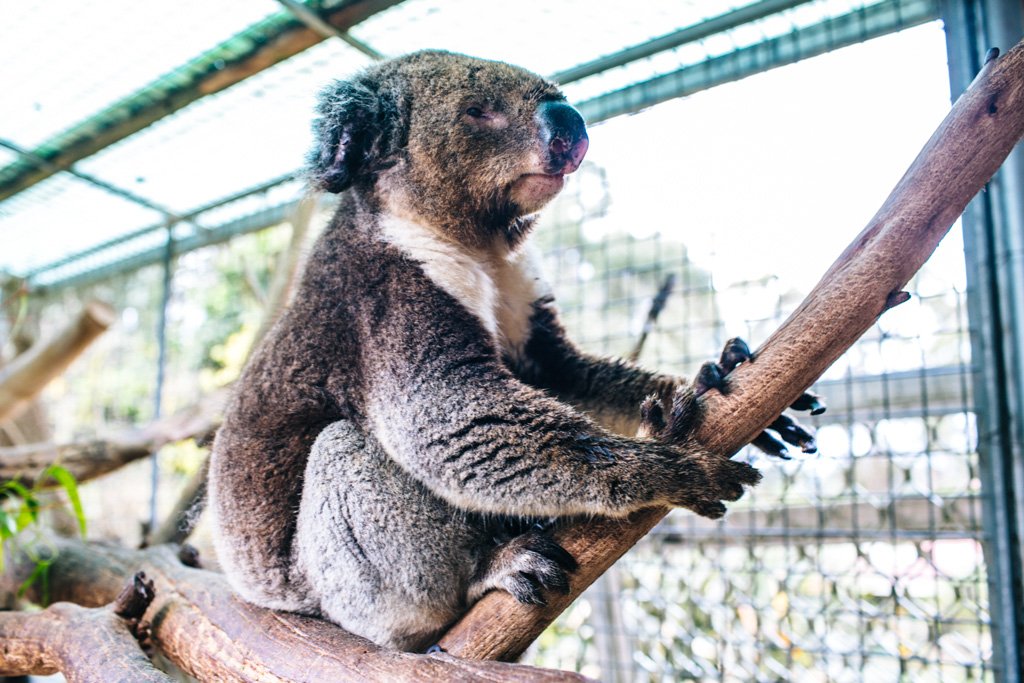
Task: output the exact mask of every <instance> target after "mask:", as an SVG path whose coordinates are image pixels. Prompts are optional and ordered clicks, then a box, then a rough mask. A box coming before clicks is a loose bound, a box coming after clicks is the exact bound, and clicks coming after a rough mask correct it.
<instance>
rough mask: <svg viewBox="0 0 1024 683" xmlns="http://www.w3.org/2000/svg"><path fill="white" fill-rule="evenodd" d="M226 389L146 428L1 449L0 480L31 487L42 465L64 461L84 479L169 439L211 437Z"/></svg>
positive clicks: (110, 468) (43, 466) (143, 456)
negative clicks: (67, 441) (75, 440)
mask: <svg viewBox="0 0 1024 683" xmlns="http://www.w3.org/2000/svg"><path fill="white" fill-rule="evenodd" d="M228 392H229V390H228V389H227V388H224V389H219V390H217V391H215V392H214V393H212V394H210V395H209V396H206V397H205V398H203V400H202V401H200V402H199V403H197V404H195V405H193V406H190V407H188V408H186V409H185V410H182V411H180V412H177V413H175V414H174V415H171V416H169V417H166V418H163V419H160V420H155V421H153V422H152V423H150V424H148V425H146V426H145V427H142V428H132V429H126V430H124V431H121V432H116V433H114V434H110V435H108V436H106V437H101V438H98V439H94V440H91V441H85V442H75V443H67V444H52V443H48V444H26V445H24V446H9V447H6V448H0V481H4V480H7V479H16V480H18V481H20V482H21V483H23V484H25V485H26V486H31V485H32V484H33V483H34V482H35V481H36V479H37V478H38V477H39V474H40V473H41V472H42V471H43V470H44V469H46V468H47V467H48V466H50V465H52V464H54V463H60V464H61V465H62V466H63V467H65V468H66V469H67V470H68V471H70V472H71V474H73V475H74V476H75V479H76V480H78V481H79V482H82V481H86V480H88V479H94V478H96V477H99V476H101V475H104V474H106V473H108V472H112V471H113V470H116V469H117V468H119V467H121V466H123V465H126V464H128V463H129V462H133V461H135V460H139V459H141V458H145V457H147V456H149V455H150V454H152V453H154V452H155V451H157V450H158V449H160V448H161V447H162V446H164V445H166V444H169V443H174V442H176V441H183V440H184V439H189V438H197V439H203V438H210V437H212V436H213V434H214V432H216V430H217V428H218V427H219V426H220V422H221V417H222V415H221V414H222V412H223V409H224V404H225V403H226V402H227V397H228Z"/></svg>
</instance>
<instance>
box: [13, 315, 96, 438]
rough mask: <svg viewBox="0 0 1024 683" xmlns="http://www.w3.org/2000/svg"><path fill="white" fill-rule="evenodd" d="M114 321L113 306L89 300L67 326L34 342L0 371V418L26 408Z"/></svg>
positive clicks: (15, 415) (14, 414) (14, 415)
mask: <svg viewBox="0 0 1024 683" xmlns="http://www.w3.org/2000/svg"><path fill="white" fill-rule="evenodd" d="M114 320H115V314H114V309H112V308H111V307H110V306H108V305H107V304H105V303H102V302H99V301H91V302H89V303H87V304H86V305H85V308H84V309H82V312H81V313H80V314H79V315H78V318H76V319H75V321H74V322H72V323H71V324H70V325H69V326H68V327H66V328H65V329H64V330H62V331H61V332H60V333H59V334H58V335H57V336H56V337H54V338H53V339H50V340H49V341H46V342H41V343H37V344H34V345H33V346H32V348H30V349H29V350H28V351H26V352H25V353H23V354H21V355H20V356H18V357H17V358H15V359H14V360H13V361H11V363H10V365H8V366H7V367H5V368H4V369H3V370H0V420H10V419H13V418H15V417H17V416H18V414H19V413H20V412H21V411H22V410H24V409H25V408H27V407H28V406H29V405H30V404H31V403H32V399H33V398H35V396H36V395H37V394H38V393H39V392H40V391H42V390H43V387H45V386H46V385H47V384H48V383H49V382H50V380H52V379H53V378H54V377H56V376H58V375H59V374H61V373H62V372H64V369H65V368H67V366H68V365H70V364H71V361H73V360H74V359H75V358H77V357H78V355H79V354H80V353H82V351H84V350H85V347H87V346H88V345H89V344H90V343H92V341H93V340H94V339H96V337H98V336H99V335H100V334H102V333H103V332H104V331H105V330H106V329H107V328H108V327H110V326H111V325H112V324H113V323H114Z"/></svg>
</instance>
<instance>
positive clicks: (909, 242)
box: [441, 43, 1024, 661]
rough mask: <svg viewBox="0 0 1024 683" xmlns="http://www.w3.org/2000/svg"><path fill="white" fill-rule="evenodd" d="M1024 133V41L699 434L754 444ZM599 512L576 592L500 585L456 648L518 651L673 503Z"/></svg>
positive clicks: (718, 441)
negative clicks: (612, 515)
mask: <svg viewBox="0 0 1024 683" xmlns="http://www.w3.org/2000/svg"><path fill="white" fill-rule="evenodd" d="M1022 134H1024V43H1021V44H1018V45H1017V46H1016V47H1015V48H1014V49H1013V50H1011V51H1010V52H1009V53H1008V54H1007V55H1006V56H1005V57H1002V58H998V59H997V58H995V57H994V55H993V57H992V58H991V59H990V60H989V61H987V62H986V64H985V67H984V68H983V70H982V72H981V73H980V74H979V75H978V77H977V78H976V79H975V81H974V83H972V84H971V87H970V88H969V89H968V90H967V92H965V93H964V94H963V95H962V96H961V97H960V99H959V100H957V102H956V104H955V105H954V106H953V109H952V111H951V112H950V113H949V115H948V116H947V117H946V119H945V120H944V121H943V122H942V124H941V125H940V126H939V128H938V130H936V132H935V133H934V134H933V135H932V137H931V139H930V140H929V141H928V143H927V144H926V145H925V147H924V149H923V150H922V151H921V153H920V155H918V157H917V159H915V160H914V162H913V164H912V165H911V166H910V169H909V170H908V171H907V173H906V174H905V175H904V176H903V178H902V180H900V182H899V184H898V185H897V186H896V188H895V189H894V190H893V192H892V194H891V195H890V196H889V198H888V199H887V200H886V202H885V204H883V206H882V208H881V209H880V210H879V211H878V213H877V214H876V215H875V217H874V218H872V219H871V222H870V223H869V224H868V226H867V228H865V229H864V231H863V232H861V234H860V235H859V236H858V237H857V238H856V239H855V240H854V241H853V243H852V244H851V245H850V246H849V247H848V248H847V249H846V251H845V252H843V254H842V255H841V256H840V257H839V259H838V260H837V261H836V263H835V264H834V265H833V266H832V267H831V268H830V269H829V271H828V272H827V273H826V274H825V276H824V277H823V278H822V280H821V282H819V283H818V285H817V286H816V287H815V288H814V290H813V291H812V292H811V293H810V294H809V295H808V296H807V298H806V299H805V300H804V302H803V303H802V304H801V305H800V307H799V308H798V309H797V310H796V311H795V312H794V313H793V315H792V316H790V318H789V319H788V320H787V321H786V322H785V323H784V324H783V325H782V327H780V328H779V330H778V331H777V332H775V333H774V334H773V335H772V336H771V337H769V339H768V340H767V341H766V342H765V343H764V345H763V346H762V347H761V348H760V349H758V350H757V352H756V360H755V362H753V363H749V364H744V365H741V366H740V367H739V368H737V369H736V370H735V371H734V372H733V374H732V375H731V376H730V386H731V391H730V392H729V394H728V395H726V396H723V395H721V394H718V393H713V394H707V395H705V399H704V401H703V402H704V410H705V417H704V420H703V423H702V425H701V427H700V431H699V434H698V437H699V438H700V440H701V441H702V442H703V443H704V444H705V445H707V446H709V447H710V448H712V449H713V450H715V451H718V452H721V453H722V454H724V455H728V454H732V453H735V452H736V451H737V450H739V449H740V448H742V447H743V446H744V445H745V444H747V443H749V442H750V440H751V439H753V438H754V437H755V436H756V435H757V434H758V433H759V432H760V431H761V430H763V429H764V428H765V426H767V425H768V424H769V423H770V422H771V421H772V420H773V419H774V418H775V417H776V416H777V415H778V414H779V413H781V412H782V411H783V410H785V409H786V408H787V407H788V406H789V404H790V403H792V402H793V401H794V400H795V399H796V398H797V397H798V396H799V395H800V393H801V392H802V391H804V390H805V389H806V388H807V387H809V386H810V385H811V384H812V383H813V382H814V381H815V380H816V379H817V378H818V377H820V376H821V373H822V372H824V371H825V369H826V368H828V366H829V365H831V364H832V363H833V362H834V361H835V360H836V359H837V358H839V356H840V355H842V354H843V353H844V352H845V351H846V350H847V349H848V348H849V347H850V346H852V345H853V343H854V342H855V341H856V340H857V338H858V337H860V336H861V335H862V334H863V333H864V332H865V331H867V330H868V329H869V328H870V327H871V326H872V325H873V324H874V323H875V321H876V320H877V319H878V317H879V316H880V315H881V314H882V313H884V312H885V311H886V310H888V309H889V308H890V307H892V306H893V305H895V304H897V303H899V302H900V300H901V299H903V297H902V296H901V290H902V288H903V287H904V286H905V285H906V283H907V282H908V281H909V280H910V278H911V277H912V276H913V275H914V273H916V272H917V270H918V269H919V268H920V267H921V265H922V264H923V263H924V262H925V261H926V260H927V259H928V257H929V256H930V255H931V253H932V252H933V251H934V250H935V247H936V246H937V245H938V243H939V241H940V240H941V239H942V237H943V236H945V234H946V233H947V232H948V230H949V228H950V226H952V224H953V222H954V221H955V220H956V219H957V217H958V216H959V215H960V214H961V213H962V212H963V210H964V208H966V206H967V203H968V202H969V201H970V200H971V198H972V197H973V196H974V195H975V194H977V192H978V191H979V190H981V189H982V188H983V187H984V185H985V183H986V182H988V180H989V178H991V177H992V175H993V174H994V173H995V172H996V170H997V169H998V168H999V166H1000V165H1001V164H1002V162H1003V160H1004V159H1005V158H1006V156H1007V155H1008V154H1009V153H1010V150H1011V149H1012V148H1013V146H1014V145H1015V144H1016V143H1017V141H1018V140H1020V138H1021V135H1022ZM666 512H667V511H666V510H663V509H657V510H654V509H652V510H645V511H642V512H640V513H637V514H635V515H633V517H631V518H630V519H629V520H626V521H609V520H599V521H595V522H592V523H588V524H582V525H580V526H578V527H576V528H572V529H569V530H566V531H564V532H563V533H561V534H560V535H559V541H560V542H561V543H562V545H564V546H565V548H566V549H567V550H568V551H569V552H571V553H572V554H573V555H574V556H575V557H576V558H577V559H578V560H579V562H580V569H579V570H578V571H577V572H576V574H575V575H574V576H573V585H572V593H571V595H568V596H565V597H562V596H552V599H551V601H550V603H551V604H549V606H548V607H546V608H540V609H538V608H535V607H529V606H525V605H521V604H519V603H517V602H516V601H515V600H514V599H513V598H512V597H511V596H509V595H508V594H506V593H501V592H493V593H490V594H488V595H486V596H484V598H483V599H481V600H480V601H479V602H478V603H477V604H476V605H475V606H474V607H473V609H472V610H471V611H470V612H469V613H468V614H467V615H466V616H465V617H464V618H463V619H462V620H461V621H460V622H458V623H457V624H456V625H455V626H453V627H452V629H451V630H450V631H449V632H448V634H447V635H446V636H445V637H444V638H443V639H442V641H441V646H442V647H443V648H444V649H445V651H447V652H450V653H452V654H455V655H458V656H461V657H467V658H472V659H497V660H504V661H508V660H514V659H516V658H518V657H519V655H520V654H521V653H522V652H523V651H524V650H525V649H526V647H527V646H528V645H529V644H530V643H531V642H532V641H533V639H534V638H536V637H537V635H539V634H540V632H541V631H542V630H543V629H544V628H545V627H546V626H547V625H548V624H549V623H550V622H551V621H552V620H553V619H554V618H555V617H557V616H558V614H559V613H560V612H561V611H562V610H563V609H564V608H565V607H566V606H567V605H568V604H569V603H570V602H571V601H572V600H573V599H575V598H576V597H577V596H578V595H579V594H580V593H581V592H582V591H583V590H584V589H585V588H586V587H587V586H589V585H590V584H591V583H592V582H593V581H594V580H595V579H596V578H597V577H598V576H600V574H601V573H602V572H604V571H605V569H607V568H608V567H609V566H610V565H611V564H612V563H613V562H614V561H615V560H617V559H618V558H619V557H621V556H622V555H623V554H624V553H625V552H626V551H627V550H628V549H629V548H630V547H631V546H632V545H633V544H634V543H636V541H638V540H639V539H640V538H641V537H643V536H644V534H646V533H647V532H648V531H649V530H650V529H651V528H652V527H653V526H654V525H655V524H656V523H657V522H658V521H659V520H660V519H661V518H662V517H663V516H664V515H665V513H666Z"/></svg>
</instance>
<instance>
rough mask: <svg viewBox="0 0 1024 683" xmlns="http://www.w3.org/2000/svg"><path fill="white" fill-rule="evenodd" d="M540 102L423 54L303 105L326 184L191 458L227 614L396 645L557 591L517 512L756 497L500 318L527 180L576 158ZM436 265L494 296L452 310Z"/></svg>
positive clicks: (639, 381) (524, 85) (655, 411)
mask: <svg viewBox="0 0 1024 683" xmlns="http://www.w3.org/2000/svg"><path fill="white" fill-rule="evenodd" d="M563 100H564V98H563V97H562V95H561V93H560V92H559V91H558V90H557V89H556V88H555V86H553V85H552V84H550V83H548V82H546V81H544V80H543V79H541V78H539V77H538V76H535V75H533V74H531V73H529V72H526V71H523V70H522V69H518V68H516V67H512V66H509V65H506V64H501V63H497V62H486V61H483V60H476V59H471V58H468V57H464V56H461V55H453V54H449V53H443V52H423V53H416V54H414V55H410V56H408V57H404V58H401V59H397V60H392V61H390V62H385V63H382V64H380V65H377V66H374V67H372V68H370V69H369V70H367V71H366V72H364V73H362V74H360V75H358V76H357V77H356V78H354V79H353V80H351V81H347V82H339V83H336V84H335V85H334V86H332V88H330V89H329V90H328V91H327V92H326V93H325V95H324V97H323V99H322V105H321V109H320V115H321V118H320V119H319V121H318V123H317V124H316V129H317V131H318V148H317V149H316V150H315V151H314V153H313V154H312V155H311V157H310V161H311V169H312V170H311V180H312V182H313V184H314V185H315V186H317V187H320V188H322V189H326V190H328V191H336V192H340V191H342V190H347V192H345V194H343V195H342V200H341V204H340V207H339V209H338V211H337V213H336V215H335V217H334V219H333V220H332V222H331V224H330V225H329V226H328V228H327V229H326V230H325V232H324V234H323V235H322V237H321V238H320V240H319V242H318V243H317V245H316V247H315V249H314V250H313V253H312V255H311V257H310V260H309V264H308V266H307V270H306V272H305V274H304V276H303V279H302V283H301V285H300V288H299V290H298V292H297V295H296V297H295V300H294V302H293V304H292V306H291V307H290V309H289V310H288V311H287V312H286V313H285V314H284V315H283V317H282V318H281V320H280V321H279V322H278V324H277V325H276V326H275V327H274V328H273V330H272V331H271V332H270V333H269V335H268V336H267V338H266V339H265V340H264V342H263V343H262V344H261V346H260V348H259V349H258V350H257V351H256V352H255V354H254V355H253V358H252V360H251V362H250V363H249V365H248V366H247V367H246V369H245V371H244V373H243V376H242V377H241V379H240V381H239V383H238V389H237V392H236V395H235V397H234V399H233V401H232V403H231V405H230V406H229V409H228V412H227V415H226V419H225V422H224V426H223V427H222V428H221V430H220V432H219V433H218V435H217V439H216V442H215V446H214V453H213V459H212V464H211V479H210V493H211V508H212V509H213V511H214V513H215V515H216V522H215V536H216V542H217V549H218V555H219V557H220V560H221V563H222V565H223V566H224V569H225V572H226V574H227V576H228V578H229V580H230V581H231V583H232V585H233V586H234V587H235V588H236V589H237V590H238V592H239V593H240V594H241V595H242V596H243V597H245V598H246V599H247V600H250V601H252V602H255V603H257V604H260V605H265V606H268V607H272V608H277V609H284V610H292V611H297V612H304V613H309V614H319V615H322V616H324V617H326V618H328V619H330V620H332V621H335V622H337V623H338V624H340V625H342V626H344V627H345V628H347V629H349V630H351V631H353V632H355V633H358V634H361V635H363V636H366V637H368V638H370V639H372V640H374V641H376V642H378V643H381V644H383V645H387V646H391V647H397V648H403V649H420V648H423V647H425V646H427V645H429V644H430V643H431V641H432V639H433V638H435V637H436V636H437V634H438V633H439V632H440V631H442V630H443V629H444V628H445V627H446V626H447V625H449V624H450V623H451V622H452V621H454V620H455V619H456V618H458V616H459V615H461V614H462V613H463V612H464V611H465V610H466V609H467V607H468V605H469V604H470V603H471V601H472V600H474V599H476V598H477V597H478V596H479V595H481V594H483V593H484V592H486V591H487V590H490V589H492V588H498V589H503V590H508V591H510V592H512V593H513V595H515V596H516V597H517V598H519V599H520V600H522V601H524V602H539V601H542V600H543V594H544V591H546V590H565V589H566V588H567V585H568V580H569V576H568V575H569V573H570V572H571V570H572V569H573V566H574V563H573V561H572V559H571V558H569V557H568V556H567V555H566V554H565V552H564V551H563V550H561V549H560V548H558V547H557V546H556V545H555V544H554V543H553V542H552V541H550V539H548V538H547V537H546V536H545V535H544V534H543V533H542V532H541V531H539V530H537V529H536V528H531V524H532V522H533V521H534V520H535V519H537V518H549V517H556V518H566V517H570V516H573V515H611V516H622V515H626V514H628V513H630V512H632V511H634V510H637V509H639V508H642V507H646V506H650V505H654V504H659V505H673V506H683V507H687V508H690V509H691V510H694V511H696V512H698V513H699V514H703V515H707V516H711V517H718V516H721V515H722V514H724V511H725V508H724V506H723V505H722V502H721V501H723V500H735V499H737V498H739V496H740V495H742V493H743V487H744V486H745V485H752V484H755V483H756V482H757V481H758V479H759V474H758V473H757V472H756V470H754V469H753V468H751V467H749V466H748V465H746V464H743V463H738V462H734V461H731V460H728V459H725V458H723V457H721V456H719V455H716V454H712V453H708V452H706V451H704V450H702V449H701V448H700V446H699V445H698V444H696V443H695V442H694V441H693V439H692V437H691V436H690V435H691V433H692V431H693V427H694V425H695V424H696V421H697V420H698V419H699V415H698V411H697V407H696V405H697V404H696V402H695V401H694V399H693V394H692V391H691V390H690V389H689V387H686V386H684V383H683V382H682V381H681V380H679V379H677V378H672V377H667V376H662V375H656V374H653V373H649V372H646V371H643V370H640V369H639V368H637V367H635V366H633V365H630V364H627V363H624V362H622V361H617V360H609V359H601V358H595V357H592V356H588V355H586V354H584V353H582V352H580V351H579V350H578V349H577V348H576V347H575V346H574V345H573V344H572V343H571V342H570V341H569V340H568V339H567V338H566V336H565V334H564V330H563V329H562V327H561V325H560V323H559V321H558V316H557V310H556V309H555V307H554V303H553V301H552V300H551V299H550V298H549V297H545V296H542V295H537V296H535V297H534V299H535V300H533V301H532V303H530V302H527V304H526V306H525V308H524V307H523V306H521V305H519V304H521V303H522V302H521V301H520V300H519V299H516V296H518V297H520V299H521V297H522V296H523V292H525V291H527V290H529V288H530V287H532V286H534V285H535V284H536V283H535V282H533V281H532V280H531V279H530V277H528V276H527V275H526V274H524V273H525V271H522V270H521V269H520V267H519V266H518V265H515V263H518V262H517V261H515V259H516V258H518V256H516V255H517V254H519V253H520V251H521V250H522V249H524V248H525V247H524V246H523V241H524V239H525V237H526V235H527V234H528V232H529V229H530V227H531V226H532V224H533V221H534V215H535V213H536V211H537V210H539V209H540V207H541V206H542V205H543V203H544V202H545V201H547V200H548V199H550V198H551V196H554V194H555V192H557V189H558V187H559V186H560V185H557V184H555V183H552V182H551V181H550V179H546V178H544V177H540V178H538V177H536V176H529V177H527V175H526V174H536V173H548V174H550V173H561V172H571V170H573V169H574V168H575V166H574V165H573V164H578V158H576V159H575V161H573V162H572V163H570V161H566V159H567V158H568V157H565V155H563V156H562V157H559V158H555V157H556V152H560V151H561V150H562V149H563V148H565V149H568V148H569V146H570V145H569V144H568V143H575V142H578V140H576V138H577V137H579V135H581V133H579V131H577V132H575V133H573V134H572V135H573V136H575V137H573V139H570V140H569V141H568V143H567V144H564V145H558V146H556V145H554V144H553V143H551V139H552V136H554V135H555V133H552V132H551V131H550V130H548V128H549V126H547V125H546V123H545V121H544V119H543V117H542V116H540V115H539V114H538V111H539V110H540V108H541V107H542V106H544V105H543V103H547V102H556V103H557V102H562V101H563ZM467 107H470V108H473V109H475V111H470V110H469V109H467ZM481 108H482V110H483V112H482V113H483V114H484V116H476V113H479V112H481ZM560 111H561V114H560V115H563V116H568V114H566V112H565V110H564V109H562V110H560ZM567 135H568V134H567ZM556 147H557V149H556ZM577 147H578V145H577ZM584 147H585V145H584ZM578 156H580V155H579V154H577V157H578ZM560 169H561V170H560ZM549 195H550V196H549ZM396 226H397V227H396ZM403 230H406V231H412V232H409V233H408V234H406V233H403V232H402V231H403ZM396 231H397V232H396ZM416 231H423V232H422V234H420V233H419V232H416ZM396 234H397V235H398V237H395V235H396ZM424 245H425V246H424ZM435 252H436V253H437V254H438V256H437V257H436V262H435V259H434V256H431V254H434V253H435ZM445 259H448V260H445ZM473 259H479V264H480V269H479V272H477V271H476V270H473V268H474V263H475V262H474V260H473ZM513 262H515V263H513ZM510 263H512V264H513V265H509V264H510ZM452 264H455V265H452ZM467 264H468V265H467ZM456 266H457V267H465V268H467V269H468V270H467V271H466V272H467V273H469V274H471V275H473V276H474V277H475V276H479V277H481V278H483V279H482V280H481V282H482V283H483V285H484V286H485V287H484V288H485V289H486V287H490V286H494V288H495V292H496V294H495V296H496V297H497V300H498V304H495V303H494V301H491V300H490V299H487V298H486V297H482V296H481V298H480V299H479V301H477V300H471V299H472V298H473V296H475V295H476V294H477V293H478V292H476V290H475V289H474V288H473V287H464V286H463V285H464V283H460V282H457V281H455V280H454V279H449V278H454V276H453V275H452V274H451V273H450V272H449V270H451V268H455V267H456ZM446 269H447V270H446ZM470 271H472V272H470ZM488 278H490V279H488ZM509 278H511V279H512V281H515V282H517V283H519V284H517V285H515V287H512V289H515V290H516V292H518V293H516V294H515V296H512V295H510V294H509V293H508V292H509V287H502V286H499V285H502V283H504V282H506V281H508V279H509ZM517 278H518V279H517ZM524 283H525V284H524ZM537 286H538V287H539V285H537ZM460 287H461V289H460ZM517 287H518V289H516V288H517ZM488 291H490V290H488ZM529 291H532V290H529ZM509 296H511V297H512V298H511V299H508V301H506V299H507V297H509ZM481 302H483V303H481ZM488 302H490V304H488V305H495V306H497V308H495V309H493V310H494V311H498V312H496V313H494V315H493V319H492V318H491V317H489V316H490V315H491V313H492V312H493V311H492V309H488V308H486V307H484V308H481V306H484V304H487V303H488ZM517 302H518V304H517ZM506 304H507V305H506ZM502 306H504V308H502ZM517 306H518V307H517ZM498 309H501V310H498ZM651 395H653V397H652V398H649V399H648V400H647V401H646V403H645V405H644V416H645V418H644V420H645V421H644V422H643V424H641V416H640V410H639V406H640V403H641V401H643V399H644V398H645V397H648V396H651ZM571 406H577V407H578V408H580V409H585V410H589V411H592V412H593V413H594V414H595V415H596V416H597V417H598V418H600V419H601V420H603V421H604V422H606V423H607V424H612V425H615V426H617V427H619V428H620V430H622V431H626V432H628V433H634V432H629V431H628V430H635V429H636V427H637V426H640V427H641V429H642V431H641V433H642V434H643V436H641V437H637V436H623V435H622V434H617V433H614V432H612V431H609V430H607V429H605V428H603V427H601V426H599V425H598V424H597V423H596V422H595V421H594V420H593V419H591V418H590V417H587V416H586V415H584V414H583V413H581V412H579V411H578V409H577V408H573V407H571ZM665 415H667V417H665ZM523 532H525V533H523Z"/></svg>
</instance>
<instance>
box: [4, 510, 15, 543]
mask: <svg viewBox="0 0 1024 683" xmlns="http://www.w3.org/2000/svg"><path fill="white" fill-rule="evenodd" d="M16 533H18V523H17V521H16V520H15V519H14V518H13V517H11V515H10V514H8V513H7V512H5V511H4V510H3V509H0V540H3V539H5V538H12V537H13V536H14V534H16Z"/></svg>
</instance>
